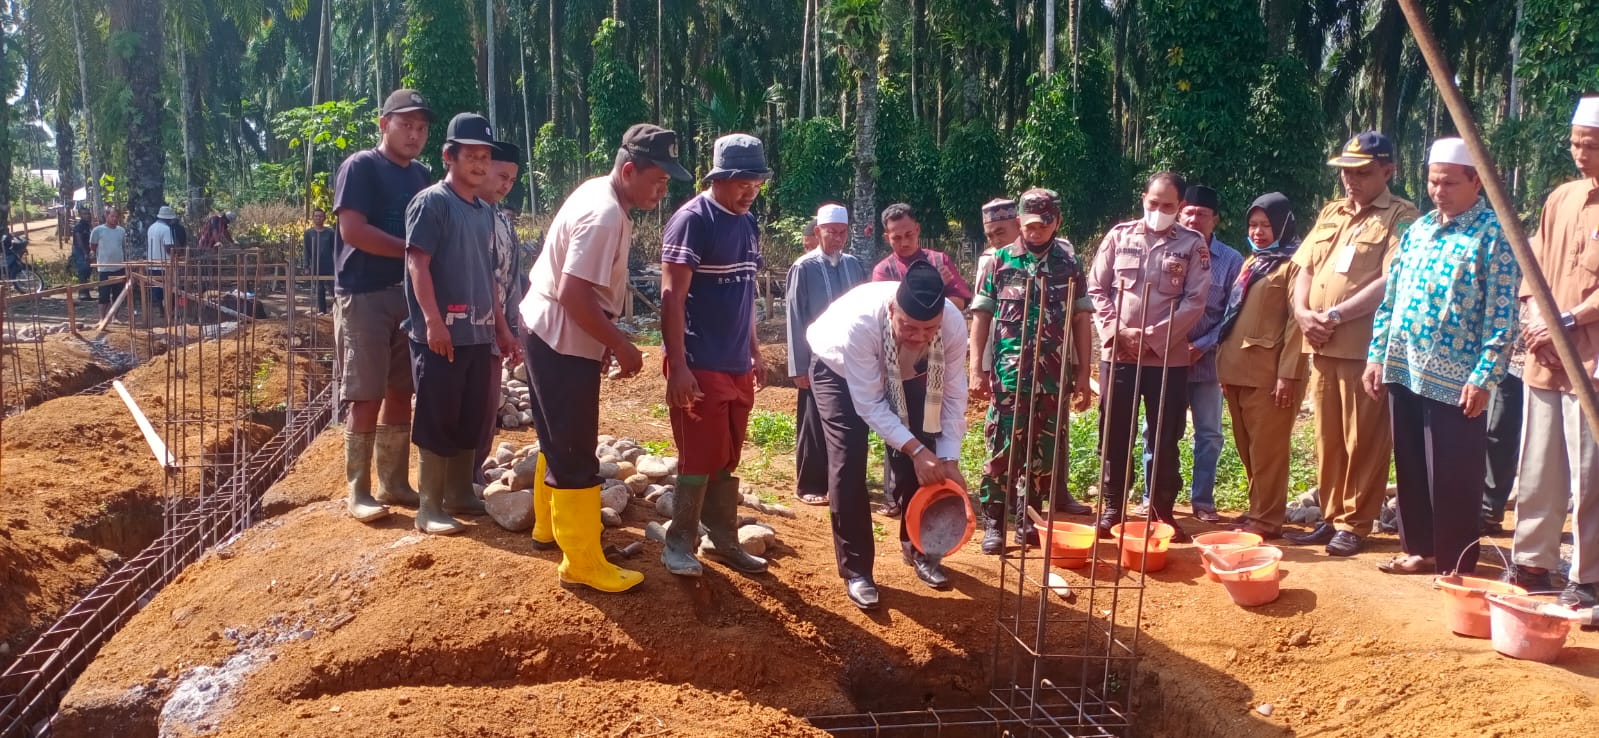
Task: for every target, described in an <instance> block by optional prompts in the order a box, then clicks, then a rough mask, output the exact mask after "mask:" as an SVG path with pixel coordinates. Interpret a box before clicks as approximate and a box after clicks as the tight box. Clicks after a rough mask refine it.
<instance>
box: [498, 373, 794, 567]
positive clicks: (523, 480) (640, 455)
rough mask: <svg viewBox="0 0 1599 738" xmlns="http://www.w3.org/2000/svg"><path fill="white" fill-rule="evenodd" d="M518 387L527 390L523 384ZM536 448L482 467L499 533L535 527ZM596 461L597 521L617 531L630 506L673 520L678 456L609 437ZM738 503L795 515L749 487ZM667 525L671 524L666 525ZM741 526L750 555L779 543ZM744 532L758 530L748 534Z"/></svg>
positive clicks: (654, 528)
mask: <svg viewBox="0 0 1599 738" xmlns="http://www.w3.org/2000/svg"><path fill="white" fill-rule="evenodd" d="M516 381H517V382H518V383H521V382H520V380H516ZM509 384H510V383H509V382H508V383H507V385H509ZM521 384H522V386H523V387H524V388H525V387H526V384H525V383H521ZM523 391H524V392H525V389H524V390H523ZM538 449H539V446H538V444H537V443H532V444H528V445H526V446H523V447H521V448H520V449H519V448H517V447H515V446H514V445H512V444H510V443H501V444H500V445H499V447H498V448H496V449H495V450H494V453H491V454H489V457H488V459H486V460H484V462H483V476H484V478H485V479H487V480H488V485H487V486H485V487H483V488H482V492H481V495H482V497H483V504H484V506H485V507H487V508H488V512H489V516H490V517H491V518H493V519H494V522H495V523H496V524H498V525H499V526H500V527H501V528H504V529H506V530H510V531H525V530H528V529H530V528H532V527H533V482H534V469H535V467H536V465H537V463H538V456H537V454H538ZM594 456H595V458H596V459H597V460H598V461H599V462H600V477H601V478H602V479H604V480H605V481H604V483H603V486H602V487H601V488H600V499H601V508H600V520H601V521H602V522H604V523H605V526H606V527H608V528H614V527H619V526H621V525H622V512H623V511H624V510H626V509H627V508H628V505H645V506H647V507H646V509H653V510H654V511H655V513H656V514H657V515H660V516H661V517H664V518H668V519H669V518H671V517H672V502H673V493H674V491H675V489H676V485H677V457H675V456H660V455H656V454H651V453H649V452H648V449H645V448H644V447H642V446H640V445H639V443H638V442H637V441H635V440H633V439H631V438H615V437H613V436H600V437H599V445H598V446H596V447H595V449H594ZM740 504H742V505H743V506H744V507H748V508H750V509H753V510H757V511H759V512H762V513H766V514H768V515H777V516H781V517H793V516H794V513H793V511H792V510H789V509H788V508H786V507H783V506H782V505H772V504H767V503H763V502H761V500H760V498H759V497H757V496H756V495H754V494H751V493H750V492H749V490H748V489H747V488H746V489H744V490H742V499H741V500H740ZM667 524H668V525H670V520H668V523H667ZM740 526H741V528H740V531H739V541H740V543H742V544H743V545H744V549H745V550H746V551H749V552H750V553H751V554H753V555H756V556H759V555H761V554H763V553H765V552H766V551H767V550H768V549H769V548H770V547H771V546H772V545H774V544H776V543H777V532H776V530H774V529H773V528H772V527H771V526H769V525H765V524H762V523H760V522H758V521H756V520H755V519H754V518H750V517H745V518H741V520H740ZM748 528H755V529H758V530H748V531H746V530H745V529H748ZM664 530H665V527H664V526H661V525H660V524H659V523H656V522H651V523H650V524H649V530H648V531H647V532H648V533H649V534H650V536H651V537H652V538H658V534H659V533H660V532H664Z"/></svg>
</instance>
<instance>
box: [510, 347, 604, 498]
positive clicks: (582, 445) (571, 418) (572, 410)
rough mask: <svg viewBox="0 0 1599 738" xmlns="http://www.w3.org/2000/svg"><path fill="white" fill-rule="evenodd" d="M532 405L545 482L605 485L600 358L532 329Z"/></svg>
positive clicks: (528, 356)
mask: <svg viewBox="0 0 1599 738" xmlns="http://www.w3.org/2000/svg"><path fill="white" fill-rule="evenodd" d="M522 356H523V363H525V364H527V389H528V405H529V408H530V409H531V410H532V412H533V430H534V431H536V432H537V433H538V434H539V451H540V453H543V454H544V463H545V466H546V471H545V474H544V481H545V483H546V484H548V485H550V486H551V487H555V488H557V489H588V488H590V487H596V486H599V484H600V481H601V480H600V461H599V459H597V458H595V457H594V446H595V444H596V443H597V441H598V438H599V435H600V362H599V361H597V360H594V359H585V358H583V357H581V356H570V355H567V354H563V353H561V352H559V351H556V350H555V349H553V348H551V347H550V345H549V344H547V343H545V342H544V339H542V338H539V337H538V335H537V334H535V333H533V332H532V331H525V332H524V335H523V338H522Z"/></svg>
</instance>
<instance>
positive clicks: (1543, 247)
mask: <svg viewBox="0 0 1599 738" xmlns="http://www.w3.org/2000/svg"><path fill="white" fill-rule="evenodd" d="M1532 250H1533V254H1534V256H1535V258H1536V259H1537V261H1538V269H1539V270H1541V271H1542V272H1543V276H1544V279H1547V280H1549V290H1550V291H1551V292H1553V293H1554V297H1555V304H1556V305H1558V306H1559V307H1560V310H1561V312H1565V311H1569V310H1572V309H1574V308H1576V307H1577V306H1578V305H1590V306H1599V183H1595V181H1594V180H1591V179H1580V180H1577V181H1575V182H1567V183H1565V184H1563V185H1561V186H1559V187H1557V188H1556V189H1555V191H1554V192H1552V193H1550V194H1549V199H1548V200H1547V201H1545V202H1544V207H1543V220H1542V221H1541V222H1540V223H1539V224H1538V237H1537V238H1536V239H1533V243H1532ZM1531 297H1532V283H1531V281H1530V280H1522V283H1521V299H1522V301H1523V302H1527V301H1528V300H1529V298H1531ZM1536 312H1537V311H1536V310H1531V311H1527V313H1526V314H1527V315H1528V316H1529V317H1530V316H1532V315H1533V314H1535V313H1536ZM1571 338H1572V341H1573V342H1575V343H1576V347H1577V355H1578V356H1580V357H1582V360H1583V363H1584V370H1583V371H1584V372H1586V374H1587V376H1590V377H1592V376H1593V373H1594V363H1595V362H1594V360H1595V357H1596V356H1599V323H1588V324H1587V325H1581V326H1577V328H1576V329H1575V330H1573V331H1571ZM1527 359H1528V360H1527V364H1526V368H1525V369H1524V370H1523V376H1522V380H1523V381H1525V382H1526V383H1527V385H1528V386H1529V387H1536V388H1538V389H1545V390H1557V391H1560V392H1570V391H1572V390H1571V382H1570V380H1568V379H1567V377H1566V370H1565V369H1562V368H1560V367H1559V366H1556V367H1553V368H1551V367H1546V366H1544V365H1542V364H1540V363H1538V361H1537V359H1534V358H1532V357H1530V356H1529V357H1527Z"/></svg>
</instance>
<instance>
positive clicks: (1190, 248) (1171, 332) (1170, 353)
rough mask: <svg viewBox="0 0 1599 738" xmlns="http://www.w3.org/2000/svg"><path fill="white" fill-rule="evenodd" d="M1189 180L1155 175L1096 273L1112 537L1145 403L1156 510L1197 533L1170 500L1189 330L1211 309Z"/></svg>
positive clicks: (1091, 284) (1177, 476) (1178, 482)
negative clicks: (1185, 219)
mask: <svg viewBox="0 0 1599 738" xmlns="http://www.w3.org/2000/svg"><path fill="white" fill-rule="evenodd" d="M1186 189H1187V183H1186V182H1184V181H1183V178H1182V176H1181V175H1178V174H1176V173H1173V172H1157V173H1156V174H1155V175H1153V176H1151V177H1150V178H1149V182H1148V184H1147V185H1146V187H1145V188H1144V203H1143V204H1144V217H1142V218H1140V219H1139V220H1134V221H1129V222H1126V223H1121V224H1119V225H1117V226H1116V227H1114V228H1112V229H1111V230H1110V233H1107V234H1106V235H1105V240H1104V241H1103V242H1102V243H1101V244H1100V246H1099V251H1098V252H1097V253H1095V255H1094V266H1093V268H1092V269H1091V270H1089V273H1088V296H1089V298H1090V299H1091V300H1093V303H1094V324H1095V328H1096V329H1097V330H1098V333H1099V337H1100V362H1101V363H1100V370H1099V376H1100V384H1101V390H1100V413H1099V416H1100V421H1099V437H1100V443H1101V444H1102V446H1103V451H1104V465H1103V468H1102V469H1101V479H1100V490H1101V494H1103V495H1105V514H1104V515H1103V516H1101V518H1100V520H1099V531H1100V535H1101V536H1104V537H1109V536H1110V528H1111V526H1114V525H1116V524H1117V523H1120V522H1122V519H1123V516H1124V512H1123V511H1124V510H1125V508H1126V505H1127V492H1128V487H1129V486H1130V483H1131V481H1132V480H1130V479H1129V478H1128V476H1129V474H1128V469H1129V464H1128V454H1130V453H1132V433H1133V428H1134V427H1135V425H1136V424H1137V421H1138V405H1139V404H1140V403H1142V404H1143V406H1144V413H1145V415H1146V416H1147V417H1148V422H1149V423H1150V425H1151V426H1154V427H1155V428H1156V433H1155V451H1154V459H1153V461H1154V463H1153V464H1152V465H1151V467H1150V468H1151V469H1153V476H1154V480H1153V481H1152V482H1150V483H1149V484H1147V486H1148V487H1149V488H1150V493H1151V494H1150V514H1151V517H1152V518H1154V519H1156V520H1159V521H1162V522H1165V523H1168V524H1170V525H1171V526H1172V528H1174V529H1175V530H1176V533H1175V535H1174V536H1173V538H1172V540H1175V541H1178V542H1186V541H1188V540H1189V536H1188V534H1187V533H1185V532H1184V531H1183V529H1182V527H1181V526H1179V525H1178V524H1177V520H1176V518H1175V517H1174V516H1173V514H1172V506H1173V505H1174V504H1175V503H1176V501H1177V493H1178V492H1179V491H1180V490H1181V489H1182V488H1183V477H1182V472H1181V471H1180V470H1179V468H1178V463H1177V462H1178V450H1177V444H1178V442H1179V441H1180V440H1181V439H1182V434H1183V426H1184V423H1183V417H1182V416H1183V412H1184V409H1185V408H1186V407H1187V406H1188V366H1189V363H1190V360H1189V357H1190V352H1189V350H1188V340H1187V338H1188V332H1189V330H1190V329H1192V328H1193V327H1194V324H1195V323H1197V322H1198V321H1199V319H1200V317H1201V316H1203V315H1204V312H1205V296H1206V294H1208V292H1209V291H1210V251H1209V248H1208V247H1207V246H1206V243H1205V237H1204V236H1202V235H1200V234H1199V232H1198V231H1194V230H1190V229H1188V228H1185V227H1183V226H1181V225H1178V223H1177V212H1178V211H1179V210H1181V209H1182V205H1183V202H1182V198H1183V192H1184V191H1185V190H1186ZM1135 385H1137V386H1136V390H1137V392H1136V394H1135V392H1134V390H1135ZM1162 408H1164V415H1162Z"/></svg>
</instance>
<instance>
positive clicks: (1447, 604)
mask: <svg viewBox="0 0 1599 738" xmlns="http://www.w3.org/2000/svg"><path fill="white" fill-rule="evenodd" d="M1433 583H1434V584H1436V585H1438V589H1441V590H1443V592H1444V623H1445V624H1447V625H1448V626H1449V630H1451V631H1453V632H1454V633H1456V634H1458V635H1463V636H1467V637H1470V638H1488V637H1490V636H1492V635H1493V625H1492V620H1491V618H1490V617H1489V614H1488V595H1489V594H1509V595H1520V596H1525V595H1526V594H1527V590H1525V589H1522V588H1521V587H1517V586H1516V585H1514V584H1510V583H1507V582H1501V581H1498V580H1496V579H1479V578H1477V577H1463V576H1460V575H1458V574H1450V575H1448V576H1442V577H1438V578H1437V579H1434V580H1433Z"/></svg>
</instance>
